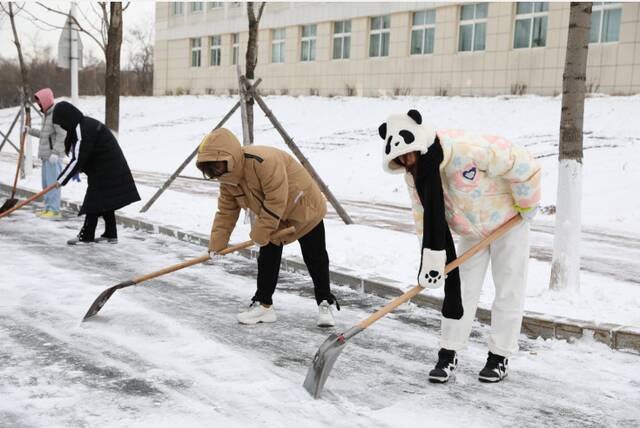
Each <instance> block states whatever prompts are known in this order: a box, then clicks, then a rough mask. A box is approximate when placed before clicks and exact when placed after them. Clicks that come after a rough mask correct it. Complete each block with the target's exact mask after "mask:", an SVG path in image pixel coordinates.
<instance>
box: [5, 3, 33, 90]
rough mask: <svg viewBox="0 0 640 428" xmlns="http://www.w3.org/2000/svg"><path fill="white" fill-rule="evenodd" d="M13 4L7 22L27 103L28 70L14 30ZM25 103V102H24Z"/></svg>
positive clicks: (10, 5) (14, 13)
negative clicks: (16, 51)
mask: <svg viewBox="0 0 640 428" xmlns="http://www.w3.org/2000/svg"><path fill="white" fill-rule="evenodd" d="M13 6H14V4H13V2H9V12H8V13H7V14H8V15H9V21H11V31H12V32H13V43H14V44H15V45H16V49H17V50H18V62H19V63H20V76H21V77H22V94H23V96H24V100H26V101H28V100H29V97H30V96H31V88H30V86H29V70H27V65H26V64H25V63H24V57H23V56H22V45H21V44H20V38H19V37H18V30H17V29H16V19H15V17H16V13H17V12H15V11H14V10H13ZM26 101H25V102H26Z"/></svg>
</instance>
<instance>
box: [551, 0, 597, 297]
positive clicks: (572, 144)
mask: <svg viewBox="0 0 640 428" xmlns="http://www.w3.org/2000/svg"><path fill="white" fill-rule="evenodd" d="M570 8H571V10H570V14H569V31H568V35H567V53H566V57H565V65H564V74H563V76H562V112H561V116H560V147H559V154H558V194H557V202H556V207H557V210H556V224H555V235H554V241H553V261H552V264H551V279H550V284H549V287H550V288H551V289H553V290H563V289H567V290H572V291H575V292H578V291H579V290H580V226H581V206H582V127H583V120H584V98H585V92H586V74H587V56H588V52H589V30H590V27H591V3H590V2H572V3H571V5H570Z"/></svg>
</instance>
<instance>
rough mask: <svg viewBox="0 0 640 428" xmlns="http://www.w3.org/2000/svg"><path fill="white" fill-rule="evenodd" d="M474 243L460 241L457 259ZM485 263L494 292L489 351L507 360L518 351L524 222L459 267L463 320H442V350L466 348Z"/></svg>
mask: <svg viewBox="0 0 640 428" xmlns="http://www.w3.org/2000/svg"><path fill="white" fill-rule="evenodd" d="M478 242H479V240H468V239H462V240H461V241H460V243H459V244H458V256H460V255H462V254H464V252H465V251H466V250H468V249H469V248H471V247H472V246H473V245H475V244H477V243H478ZM489 261H491V273H492V274H493V283H494V284H495V291H496V293H495V298H494V300H493V306H492V307H491V336H490V338H489V351H491V352H492V353H494V354H498V355H501V356H503V357H508V356H510V355H511V354H512V353H514V352H516V351H517V350H518V336H519V335H520V326H521V324H522V315H523V312H524V298H525V291H526V288H527V267H528V265H529V223H527V222H522V223H521V224H519V225H517V226H516V227H514V228H513V229H511V230H510V231H509V232H507V234H506V235H504V236H502V237H501V238H499V239H497V240H496V241H494V242H493V243H492V244H491V245H490V246H489V247H487V248H485V249H484V250H482V251H480V252H479V253H478V254H476V255H475V256H473V257H472V258H470V259H469V260H467V261H466V262H465V263H463V264H462V265H461V266H460V280H461V283H462V284H461V287H462V306H463V308H464V316H463V317H462V319H459V320H453V319H448V318H442V337H441V339H440V346H441V347H442V348H445V349H451V350H455V351H458V350H460V349H464V348H465V347H466V345H467V341H468V339H469V333H470V332H471V325H472V323H473V320H474V318H475V315H476V309H477V307H478V299H479V298H480V291H481V290H482V284H483V282H484V278H485V275H486V272H487V267H488V265H489Z"/></svg>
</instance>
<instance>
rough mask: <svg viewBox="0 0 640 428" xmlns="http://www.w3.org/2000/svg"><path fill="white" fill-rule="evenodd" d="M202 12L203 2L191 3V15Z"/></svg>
mask: <svg viewBox="0 0 640 428" xmlns="http://www.w3.org/2000/svg"><path fill="white" fill-rule="evenodd" d="M197 12H202V2H201V1H192V2H191V13H197Z"/></svg>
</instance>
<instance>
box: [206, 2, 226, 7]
mask: <svg viewBox="0 0 640 428" xmlns="http://www.w3.org/2000/svg"><path fill="white" fill-rule="evenodd" d="M208 4H209V9H219V8H221V7H222V6H224V3H223V2H221V1H212V2H210V3H208Z"/></svg>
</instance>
